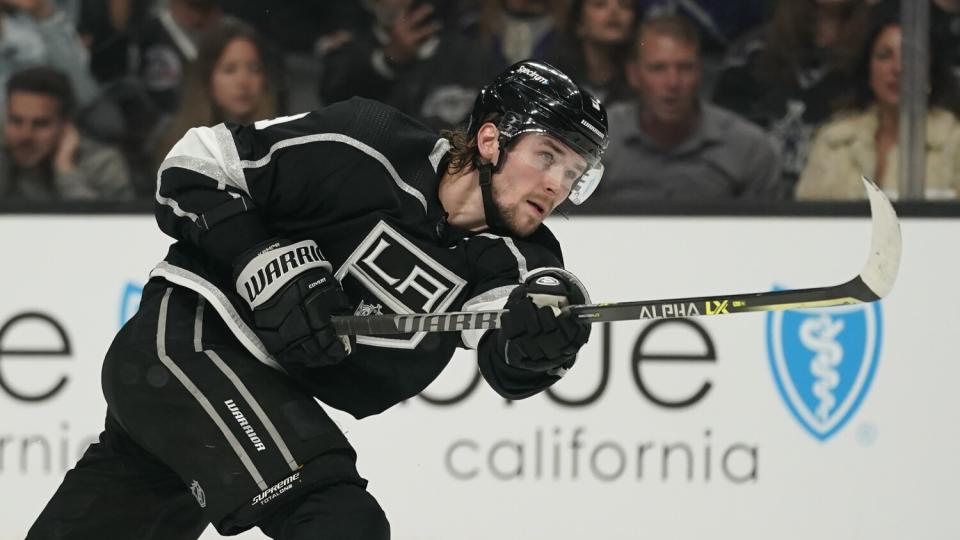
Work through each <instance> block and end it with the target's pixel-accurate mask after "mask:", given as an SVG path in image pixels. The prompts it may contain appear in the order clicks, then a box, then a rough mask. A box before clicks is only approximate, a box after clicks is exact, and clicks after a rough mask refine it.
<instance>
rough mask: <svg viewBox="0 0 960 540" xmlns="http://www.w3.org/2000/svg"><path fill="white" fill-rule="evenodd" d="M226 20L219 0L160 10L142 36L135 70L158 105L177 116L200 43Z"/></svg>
mask: <svg viewBox="0 0 960 540" xmlns="http://www.w3.org/2000/svg"><path fill="white" fill-rule="evenodd" d="M223 19H224V17H223V12H222V10H221V9H220V5H219V2H218V0H169V2H168V3H167V4H166V5H163V4H161V5H160V6H158V7H157V9H156V11H155V12H154V13H153V15H152V17H151V18H150V19H149V20H148V21H147V23H146V24H145V26H144V28H143V29H142V30H141V31H140V32H139V36H138V38H139V39H138V44H137V50H138V56H139V66H138V68H137V69H136V70H135V71H136V72H137V73H138V75H139V77H140V78H141V79H142V80H143V82H144V84H145V85H146V87H147V90H148V91H149V92H150V96H151V97H152V98H153V100H154V101H155V102H156V104H157V106H158V107H159V108H160V109H161V110H162V111H164V112H165V113H167V114H173V113H174V112H175V111H176V110H177V107H178V106H179V103H180V90H181V89H182V87H183V78H184V74H185V73H186V71H187V67H188V66H189V64H191V63H192V62H193V61H195V60H196V59H197V44H198V43H199V42H200V39H201V38H202V37H203V35H204V34H206V33H207V32H209V31H210V30H212V29H213V28H216V27H217V26H218V25H219V24H220V22H221V21H222V20H223Z"/></svg>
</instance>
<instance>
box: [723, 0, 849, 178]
mask: <svg viewBox="0 0 960 540" xmlns="http://www.w3.org/2000/svg"><path fill="white" fill-rule="evenodd" d="M866 12H867V5H866V2H865V1H864V0H780V1H779V3H777V5H776V8H775V10H774V12H773V18H772V20H771V21H770V23H769V24H767V25H766V26H764V27H762V28H759V29H757V30H756V31H755V32H753V33H751V34H748V35H747V36H745V37H744V38H743V39H742V40H741V41H740V42H738V43H736V44H734V45H733V46H732V47H731V50H730V54H729V55H728V56H727V58H726V60H725V61H724V64H723V66H722V67H721V72H720V74H719V76H718V78H717V83H716V87H715V90H714V94H713V101H714V103H716V104H717V105H719V106H721V107H725V108H727V109H730V110H732V111H734V112H736V113H737V114H739V115H741V116H743V117H746V118H747V119H748V120H751V121H753V122H755V123H756V124H758V125H760V126H761V127H763V128H764V129H766V130H768V131H769V132H770V133H771V135H773V137H774V140H775V141H776V142H777V144H778V145H779V147H780V151H781V156H782V165H783V173H782V174H783V177H784V179H785V180H787V181H788V182H790V183H793V182H796V180H797V178H798V177H799V176H800V172H801V171H802V170H803V165H804V163H805V162H806V158H807V153H808V151H809V146H810V140H811V137H812V135H813V130H814V129H815V128H816V127H817V126H818V125H819V124H821V123H822V122H824V121H826V120H827V119H828V118H829V117H830V113H831V111H832V107H833V105H834V101H835V100H836V99H837V98H838V97H839V96H841V95H842V94H843V92H844V90H845V88H846V79H845V77H844V71H845V69H846V67H847V66H848V65H849V62H850V61H851V58H852V56H853V54H854V52H855V51H856V49H857V47H858V46H859V44H860V43H861V42H862V40H863V35H864V30H865V23H866Z"/></svg>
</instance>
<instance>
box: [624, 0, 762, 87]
mask: <svg viewBox="0 0 960 540" xmlns="http://www.w3.org/2000/svg"><path fill="white" fill-rule="evenodd" d="M639 3H640V14H641V16H642V17H658V16H662V15H683V16H685V17H687V18H688V19H690V20H691V21H693V22H694V24H696V25H697V29H698V30H699V31H700V61H701V63H702V64H703V72H704V73H703V78H704V80H703V82H702V83H701V86H702V88H703V93H704V95H711V94H712V91H713V87H714V85H715V84H716V78H717V73H718V72H719V70H720V65H721V63H722V61H723V58H724V56H726V54H727V49H728V48H729V47H730V45H731V44H733V43H735V42H736V41H737V39H738V38H740V37H741V36H742V35H743V34H745V33H746V32H749V31H751V30H754V29H755V28H757V27H758V26H760V25H761V24H763V23H764V22H765V21H766V20H767V17H768V15H769V11H770V8H769V6H770V4H771V1H770V0H736V1H731V0H639Z"/></svg>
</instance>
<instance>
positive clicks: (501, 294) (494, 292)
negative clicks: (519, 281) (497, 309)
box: [461, 285, 517, 311]
mask: <svg viewBox="0 0 960 540" xmlns="http://www.w3.org/2000/svg"><path fill="white" fill-rule="evenodd" d="M516 288H517V286H516V285H505V286H503V287H496V288H494V289H490V290H489V291H487V292H484V293H480V294H478V295H477V296H474V297H473V298H471V299H469V300H467V301H466V302H464V303H463V307H462V308H461V309H462V310H463V311H482V310H486V309H491V308H489V307H486V305H488V304H489V303H490V302H498V301H501V300H505V299H506V298H507V297H508V296H510V293H511V292H513V290H514V289H516ZM478 305H483V306H484V307H482V308H481V307H477V306H478Z"/></svg>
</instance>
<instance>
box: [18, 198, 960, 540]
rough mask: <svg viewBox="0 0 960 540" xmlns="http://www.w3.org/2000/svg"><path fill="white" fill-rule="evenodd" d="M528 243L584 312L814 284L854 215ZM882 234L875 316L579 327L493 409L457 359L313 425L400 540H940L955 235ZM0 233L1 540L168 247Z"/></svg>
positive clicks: (89, 409)
mask: <svg viewBox="0 0 960 540" xmlns="http://www.w3.org/2000/svg"><path fill="white" fill-rule="evenodd" d="M551 227H552V228H553V229H554V231H555V232H556V234H557V236H558V237H559V238H560V240H561V242H562V243H563V245H564V246H565V257H566V263H567V267H568V268H569V269H570V270H572V271H573V272H574V273H576V274H577V275H578V276H579V277H580V278H581V279H582V280H583V282H584V283H585V285H586V286H587V287H588V288H589V290H590V292H591V295H592V297H593V299H594V301H604V300H608V301H624V300H647V299H658V298H672V297H682V296H704V295H716V294H723V293H745V292H759V291H765V290H771V289H773V288H778V287H779V288H800V287H817V286H824V285H832V284H836V283H840V282H842V281H846V280H847V279H849V278H851V277H853V276H854V275H855V274H856V273H857V272H859V271H860V269H861V265H862V264H863V260H864V259H865V257H866V251H867V248H868V245H869V232H870V226H869V221H868V219H867V218H865V217H860V218H857V217H844V218H771V217H749V218H729V217H728V218H718V217H713V218H696V219H687V218H671V217H655V218H599V217H597V218H576V219H571V220H569V221H567V220H562V219H555V220H552V221H551ZM902 227H903V244H904V251H903V261H902V265H901V273H900V278H899V280H898V282H897V284H896V285H895V287H894V290H893V293H892V294H891V295H890V296H889V298H887V299H885V300H883V301H882V302H881V303H879V304H871V305H866V306H855V307H846V308H837V309H833V310H819V311H817V310H810V311H805V312H783V313H777V314H769V315H768V314H740V315H729V316H721V317H701V318H695V319H673V320H669V321H665V322H663V321H658V322H623V323H615V324H612V325H607V326H599V325H598V326H596V327H595V328H594V329H593V335H592V337H591V340H590V343H589V344H588V345H587V346H586V347H585V348H584V350H583V351H582V353H581V356H580V358H579V360H578V363H577V365H576V366H575V368H574V369H573V370H572V371H571V372H570V373H569V374H568V375H567V377H566V378H565V379H564V380H563V381H561V382H560V383H559V384H557V385H556V386H555V387H554V388H553V389H552V390H551V391H550V392H548V393H545V394H542V395H538V396H535V397H533V398H530V399H528V400H525V401H521V402H515V403H510V402H506V401H504V400H503V399H502V398H499V397H498V396H496V394H494V393H493V391H492V390H490V389H489V388H488V387H486V386H485V385H484V383H483V382H482V381H478V380H477V373H476V368H475V360H474V356H473V355H472V354H471V353H469V352H461V353H458V355H457V356H456V357H455V358H454V360H453V361H452V363H451V365H450V367H449V368H448V369H447V371H445V372H444V373H443V374H442V375H441V377H440V378H439V379H438V380H437V381H436V382H435V383H434V384H433V385H432V386H431V387H430V388H428V389H427V391H426V392H424V394H423V395H422V396H420V397H418V398H415V399H412V400H410V401H408V402H406V403H403V404H400V405H398V406H396V407H394V408H393V409H391V410H390V411H388V412H387V413H384V414H382V415H380V416H377V417H374V418H370V419H366V420H364V421H361V422H357V421H354V420H352V419H350V418H349V417H347V416H346V415H343V414H340V413H337V412H334V413H333V414H334V415H335V418H336V419H337V420H338V422H339V423H340V425H341V427H342V428H343V429H344V430H345V432H346V434H347V436H348V437H349V439H350V440H351V441H352V442H353V444H354V445H355V446H356V447H357V449H358V452H359V454H360V460H359V468H360V471H361V473H362V474H363V475H364V476H365V477H366V478H368V479H369V480H370V486H369V489H370V490H371V492H373V493H374V494H375V495H376V496H377V498H378V499H379V500H380V501H381V503H382V505H383V506H384V508H385V509H386V511H387V514H388V516H389V517H390V519H391V522H392V524H393V531H394V538H396V539H399V540H430V539H449V538H456V539H461V540H472V539H476V540H480V539H490V538H498V539H510V540H513V539H515V540H538V539H543V540H564V539H581V538H603V539H606V540H619V539H623V540H627V539H634V538H669V539H680V540H685V539H689V540H694V539H696V540H701V539H702V538H745V539H766V538H781V539H798V540H799V539H804V540H805V539H808V538H814V537H816V538H870V539H878V540H879V539H890V540H894V539H897V540H899V539H902V538H924V539H948V538H958V537H960V522H958V521H957V520H956V519H955V518H954V517H953V513H954V510H955V506H956V501H957V488H956V486H958V485H960V459H958V456H960V393H958V392H957V391H956V385H957V381H958V380H960V362H958V359H957V354H958V353H957V348H958V341H960V337H958V336H960V334H958V328H960V283H958V279H957V275H958V273H960V272H958V269H960V254H958V246H957V242H956V239H957V238H960V220H957V219H946V218H944V219H921V218H909V219H904V220H902ZM0 237H2V239H3V246H4V249H5V256H4V262H5V264H3V265H0V283H3V285H2V295H0V487H2V488H3V489H2V491H3V494H4V495H3V497H2V498H0V539H8V538H10V539H14V538H22V537H23V535H24V534H25V530H26V528H27V527H28V526H29V524H30V523H31V521H32V519H33V517H34V516H35V515H36V514H37V513H38V512H39V511H40V509H41V508H42V506H43V504H44V502H45V501H46V499H47V498H48V497H49V495H50V494H51V493H52V492H53V490H54V489H55V488H56V486H57V485H58V483H59V481H60V479H61V478H62V475H63V474H64V472H65V471H66V470H67V468H69V467H70V466H72V464H73V463H74V462H75V460H76V459H77V457H78V456H79V455H80V453H81V452H82V451H83V448H85V447H86V445H87V444H88V443H89V442H90V441H91V440H93V439H94V438H95V437H96V435H97V433H98V432H99V429H100V428H101V426H102V422H103V415H104V404H103V398H102V396H101V394H100V389H99V375H100V372H99V369H100V368H99V365H100V361H101V358H102V356H103V353H104V351H105V350H106V347H107V345H108V344H109V341H110V339H111V338H112V336H113V334H114V333H115V332H116V330H117V328H118V327H119V325H120V324H121V321H122V320H124V318H125V317H127V316H129V314H130V313H132V311H133V310H135V308H136V305H137V301H138V299H139V296H138V295H139V288H140V287H141V286H142V284H143V281H144V279H145V276H146V275H147V272H148V271H149V269H150V268H151V267H152V266H153V265H154V264H155V263H156V262H157V261H159V260H160V259H161V258H162V257H163V256H164V254H165V252H166V247H167V246H168V244H169V241H168V239H167V238H166V237H164V236H162V234H161V233H159V231H158V230H157V229H156V226H155V225H154V223H153V219H152V218H151V217H149V216H103V217H91V216H72V217H55V216H0ZM208 535H209V536H210V537H216V535H215V534H214V533H212V532H211V531H208ZM206 537H207V536H205V538H206ZM242 537H243V538H258V537H260V536H259V535H258V534H257V533H255V532H251V533H248V534H245V535H243V536H242Z"/></svg>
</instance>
